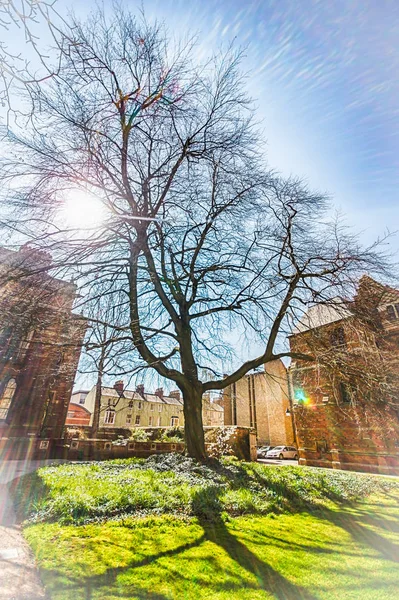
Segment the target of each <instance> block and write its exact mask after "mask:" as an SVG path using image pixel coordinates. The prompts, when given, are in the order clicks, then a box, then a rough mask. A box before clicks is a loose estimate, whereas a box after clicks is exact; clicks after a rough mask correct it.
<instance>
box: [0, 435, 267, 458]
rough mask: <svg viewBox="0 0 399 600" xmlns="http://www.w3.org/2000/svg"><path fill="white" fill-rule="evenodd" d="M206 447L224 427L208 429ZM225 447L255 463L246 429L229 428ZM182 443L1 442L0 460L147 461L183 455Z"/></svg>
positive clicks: (252, 438) (252, 442) (252, 439)
mask: <svg viewBox="0 0 399 600" xmlns="http://www.w3.org/2000/svg"><path fill="white" fill-rule="evenodd" d="M205 430H206V438H207V440H208V441H209V443H208V444H206V446H207V448H208V449H209V450H211V449H212V447H214V445H215V441H217V439H218V434H220V432H223V431H225V428H224V427H219V428H218V427H207V428H205ZM226 431H227V433H228V436H227V444H228V446H229V447H230V448H231V450H232V453H233V454H234V455H235V456H237V458H239V459H240V460H246V461H251V460H256V435H255V433H254V431H253V430H252V429H250V428H248V427H228V428H226ZM184 449H185V444H184V443H183V442H180V443H175V442H161V441H158V440H153V441H151V440H150V441H147V442H138V441H129V442H128V443H127V444H119V443H116V444H114V443H112V441H111V440H109V439H103V438H101V439H71V440H65V439H58V440H49V439H38V438H30V439H29V438H1V439H0V459H1V460H40V459H51V458H61V459H65V460H72V461H79V460H84V461H86V460H108V459H112V458H131V457H134V456H136V457H141V458H146V457H148V456H151V455H152V454H164V453H168V452H178V453H183V452H184Z"/></svg>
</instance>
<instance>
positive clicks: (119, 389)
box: [114, 379, 125, 398]
mask: <svg viewBox="0 0 399 600" xmlns="http://www.w3.org/2000/svg"><path fill="white" fill-rule="evenodd" d="M124 389H125V384H124V382H123V380H122V379H118V381H115V383H114V390H116V392H117V394H118V396H119V397H120V398H122V396H123V390H124Z"/></svg>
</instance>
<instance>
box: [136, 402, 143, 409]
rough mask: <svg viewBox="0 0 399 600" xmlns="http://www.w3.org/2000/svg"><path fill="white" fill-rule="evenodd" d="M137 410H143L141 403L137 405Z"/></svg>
mask: <svg viewBox="0 0 399 600" xmlns="http://www.w3.org/2000/svg"><path fill="white" fill-rule="evenodd" d="M137 408H138V409H139V410H141V409H142V408H143V403H142V402H141V401H140V402H139V403H138V406H137Z"/></svg>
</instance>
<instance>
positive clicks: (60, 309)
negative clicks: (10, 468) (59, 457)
mask: <svg viewBox="0 0 399 600" xmlns="http://www.w3.org/2000/svg"><path fill="white" fill-rule="evenodd" d="M50 263H51V257H50V256H49V255H47V254H46V253H43V252H39V251H37V250H33V249H31V248H29V247H27V246H23V247H22V248H21V249H20V250H19V251H18V252H13V251H10V250H6V249H4V248H0V438H9V439H11V438H12V439H15V438H22V439H24V438H25V439H26V438H35V437H41V438H50V439H52V438H59V437H61V434H62V429H63V426H64V421H65V417H66V413H67V410H68V403H69V398H70V395H71V390H72V385H73V381H74V378H75V373H76V369H77V365H78V361H79V356H80V350H81V343H82V341H83V336H84V333H85V328H86V326H85V323H84V321H83V320H82V319H81V318H80V317H78V316H76V315H74V314H73V313H72V305H73V302H74V298H75V295H76V287H75V285H73V284H71V283H68V282H65V281H62V280H60V279H56V278H53V277H51V276H50V275H48V273H47V270H48V267H49V266H50ZM3 441H4V440H3Z"/></svg>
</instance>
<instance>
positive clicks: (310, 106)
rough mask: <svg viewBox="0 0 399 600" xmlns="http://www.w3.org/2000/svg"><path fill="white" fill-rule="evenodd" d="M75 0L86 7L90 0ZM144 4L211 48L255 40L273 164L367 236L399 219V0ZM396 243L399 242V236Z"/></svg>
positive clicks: (249, 59) (152, 0)
mask: <svg viewBox="0 0 399 600" xmlns="http://www.w3.org/2000/svg"><path fill="white" fill-rule="evenodd" d="M68 4H69V5H70V6H71V7H72V8H74V9H75V10H76V11H77V12H79V11H80V10H82V8H81V3H80V2H76V1H75V0H72V2H69V3H68ZM105 5H107V6H110V5H111V3H110V2H105ZM123 6H124V7H129V8H131V10H133V11H134V10H136V9H137V7H139V6H140V5H139V3H138V2H134V1H131V2H129V1H128V0H125V1H124V2H123ZM143 6H144V9H145V12H146V14H147V15H148V16H149V17H150V18H158V19H159V20H164V21H165V23H166V25H167V26H168V29H169V31H170V33H171V35H177V36H179V35H183V36H184V35H186V34H187V33H190V32H191V33H198V40H199V50H198V51H199V53H200V54H201V55H202V54H204V55H205V54H207V53H209V51H210V49H212V48H215V49H217V48H218V47H219V46H220V45H225V44H228V43H229V42H231V41H232V40H234V41H235V43H236V44H237V45H238V46H244V47H245V49H246V50H245V54H246V58H245V60H244V64H243V68H244V69H245V70H247V71H248V72H249V77H248V90H249V92H250V94H251V95H252V97H253V98H254V99H255V102H256V105H257V109H258V112H257V114H258V117H259V119H260V120H261V121H262V129H263V131H264V139H265V152H266V153H267V156H268V161H269V164H270V166H271V167H273V168H275V169H277V170H278V171H280V172H282V173H284V174H287V175H290V174H294V175H297V176H299V177H301V178H304V179H305V180H307V181H308V182H309V184H310V185H311V186H312V187H315V188H317V189H319V190H321V191H323V192H327V193H328V194H329V195H330V196H331V197H332V200H333V202H334V205H335V206H336V208H337V209H338V210H340V211H342V213H343V214H345V215H346V216H347V219H348V222H349V223H350V224H352V225H353V226H354V227H356V228H357V229H359V230H361V231H363V234H362V235H363V239H364V240H365V241H366V242H369V241H372V240H374V239H375V238H376V237H377V236H378V235H381V234H383V233H384V230H385V229H386V228H389V229H390V230H391V231H394V230H395V229H396V228H397V227H398V226H399V202H398V191H397V190H398V188H399V185H398V184H399V77H398V74H399V2H398V1H397V0H260V1H253V2H245V1H242V0H241V1H240V0H225V1H224V2H221V1H214V0H201V1H198V2H190V1H184V2H183V1H181V0H173V1H170V0H162V1H156V0H147V1H145V2H144V4H143ZM84 10H87V8H86V7H85V9H84ZM392 246H393V249H394V250H396V249H398V248H399V241H398V239H394V240H393V242H392Z"/></svg>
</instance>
